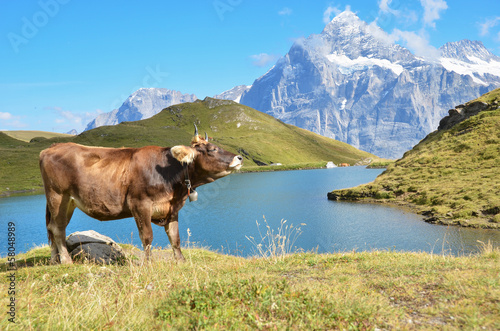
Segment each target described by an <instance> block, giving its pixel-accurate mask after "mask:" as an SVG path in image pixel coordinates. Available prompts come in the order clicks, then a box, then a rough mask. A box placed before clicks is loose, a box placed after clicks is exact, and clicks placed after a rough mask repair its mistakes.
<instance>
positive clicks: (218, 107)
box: [0, 98, 377, 195]
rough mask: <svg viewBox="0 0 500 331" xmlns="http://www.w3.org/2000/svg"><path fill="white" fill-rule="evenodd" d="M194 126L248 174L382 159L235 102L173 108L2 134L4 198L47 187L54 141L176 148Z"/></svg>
mask: <svg viewBox="0 0 500 331" xmlns="http://www.w3.org/2000/svg"><path fill="white" fill-rule="evenodd" d="M193 122H195V123H197V125H198V128H199V130H200V133H201V134H203V132H204V131H206V132H207V134H208V136H209V137H211V138H210V139H212V140H213V141H214V143H215V144H217V145H219V146H221V147H223V148H224V149H226V150H229V151H232V152H234V153H237V154H241V155H242V156H243V157H244V158H245V161H244V164H243V168H242V170H243V171H244V170H245V169H247V168H248V167H251V166H254V167H256V165H264V164H271V163H273V162H276V163H282V164H284V165H290V164H303V163H317V162H322V161H325V163H326V161H333V162H335V163H344V162H345V163H350V164H354V163H356V162H358V161H361V160H366V159H372V160H373V159H376V158H377V157H376V156H374V155H372V154H369V153H367V152H363V151H360V150H357V149H356V148H354V147H352V146H349V145H347V144H345V143H342V142H339V141H335V140H333V139H329V138H326V137H323V136H320V135H317V134H315V133H312V132H309V131H306V130H304V129H300V128H297V127H295V126H292V125H288V124H284V123H283V122H281V121H279V120H277V119H275V118H274V117H272V116H270V115H267V114H264V113H262V112H259V111H257V110H255V109H252V108H250V107H247V106H243V105H241V104H238V103H236V102H234V101H230V100H217V99H212V98H206V99H205V100H204V101H200V100H197V101H196V102H191V103H183V104H178V105H174V106H170V107H168V108H166V109H164V110H163V111H161V112H160V113H158V114H156V115H155V116H153V117H151V118H149V119H145V120H141V121H135V122H123V123H121V124H118V125H113V126H102V127H98V128H96V129H92V130H88V131H85V132H83V133H81V134H80V135H78V136H71V137H67V138H53V139H41V140H36V141H33V142H31V143H27V142H23V141H20V140H17V139H14V138H12V137H9V136H7V135H5V134H3V133H1V132H0V155H1V157H0V169H1V171H0V195H1V194H5V193H6V192H8V191H10V192H12V191H17V190H39V189H41V185H42V182H41V177H40V171H39V169H38V155H39V153H40V151H41V150H42V149H44V148H47V147H48V146H50V145H51V144H52V143H54V142H64V141H73V142H76V143H80V144H85V145H92V146H108V147H122V146H127V147H141V146H146V145H159V146H174V145H179V144H182V145H186V144H189V143H190V141H191V138H192V136H193Z"/></svg>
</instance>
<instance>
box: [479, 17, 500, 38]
mask: <svg viewBox="0 0 500 331" xmlns="http://www.w3.org/2000/svg"><path fill="white" fill-rule="evenodd" d="M499 23H500V16H497V17H495V18H489V19H486V21H485V22H484V23H479V27H480V31H479V34H480V35H481V36H486V35H487V34H489V33H490V30H491V29H492V28H494V27H495V26H497V25H498V24H499Z"/></svg>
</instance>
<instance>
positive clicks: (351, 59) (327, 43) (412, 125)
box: [240, 11, 500, 158]
mask: <svg viewBox="0 0 500 331" xmlns="http://www.w3.org/2000/svg"><path fill="white" fill-rule="evenodd" d="M440 52H441V54H442V55H441V57H440V58H432V59H424V58H421V57H417V56H415V55H414V54H412V53H411V52H410V51H409V50H408V49H406V48H404V47H402V46H400V45H398V44H395V43H394V41H393V39H392V38H391V36H389V35H388V34H387V33H385V32H384V31H382V30H381V29H380V28H379V27H377V26H376V25H375V24H367V23H365V22H363V21H361V20H360V19H359V18H358V17H357V16H356V15H355V14H354V13H353V12H351V11H345V12H343V13H341V14H339V15H338V16H336V17H335V18H334V19H333V20H332V21H331V22H330V23H329V24H327V25H326V27H325V28H324V30H323V32H322V33H321V34H313V35H311V36H309V37H308V38H307V39H303V40H299V41H297V42H295V43H294V45H293V46H292V47H291V48H290V51H289V52H288V53H287V54H286V55H285V56H283V57H282V58H280V59H279V60H278V62H277V63H276V64H275V66H274V67H273V68H271V69H270V70H269V71H268V72H267V73H266V74H264V75H263V76H261V77H260V78H258V79H257V80H255V82H254V83H253V85H252V86H251V88H250V89H249V90H248V91H246V92H244V93H243V94H242V96H241V99H240V103H242V104H244V105H247V106H250V107H253V108H255V109H258V110H260V111H263V112H266V113H269V114H271V115H273V116H274V117H276V118H278V119H280V120H282V121H284V122H286V123H290V124H294V125H297V126H299V127H302V128H305V129H308V130H310V131H314V132H316V133H319V134H322V135H325V136H328V137H331V138H335V139H337V140H341V141H344V142H347V143H349V144H351V145H353V146H355V147H357V148H359V149H362V150H365V151H367V152H370V153H373V154H376V155H379V156H383V157H391V158H396V157H401V156H402V154H403V153H404V152H405V151H407V150H409V149H410V148H411V147H413V146H414V145H415V144H416V143H418V142H419V141H420V140H421V139H422V138H424V137H425V136H426V135H427V134H428V133H430V132H431V131H433V130H435V129H436V128H437V127H438V124H439V121H440V120H441V118H442V117H443V116H445V115H446V114H447V111H448V109H450V108H453V107H454V106H456V105H458V104H461V103H463V102H465V101H468V100H471V99H474V98H476V97H478V96H479V95H481V94H483V93H486V92H488V91H490V90H492V89H494V88H497V87H500V58H499V57H497V56H495V55H493V54H492V53H490V52H489V51H488V50H487V49H486V48H485V47H484V46H483V44H482V43H481V42H477V41H468V40H463V41H459V42H454V43H448V44H446V45H444V46H443V47H441V49H440Z"/></svg>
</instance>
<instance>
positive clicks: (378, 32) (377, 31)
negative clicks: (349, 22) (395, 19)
mask: <svg viewBox="0 0 500 331" xmlns="http://www.w3.org/2000/svg"><path fill="white" fill-rule="evenodd" d="M368 31H370V33H371V34H372V35H374V36H376V37H377V39H379V40H383V41H384V42H385V43H387V44H393V43H394V42H395V41H396V40H398V37H397V36H394V35H390V34H388V33H387V32H385V31H384V30H382V29H381V28H380V27H379V26H378V25H377V22H376V21H373V22H371V23H370V24H368Z"/></svg>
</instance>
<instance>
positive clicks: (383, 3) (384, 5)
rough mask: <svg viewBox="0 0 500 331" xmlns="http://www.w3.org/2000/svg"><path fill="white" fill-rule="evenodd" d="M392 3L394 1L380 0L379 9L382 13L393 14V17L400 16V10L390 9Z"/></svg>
mask: <svg viewBox="0 0 500 331" xmlns="http://www.w3.org/2000/svg"><path fill="white" fill-rule="evenodd" d="M391 2H392V0H380V2H379V3H378V8H379V9H380V11H381V12H384V13H391V14H393V15H396V16H399V15H400V11H399V10H395V9H392V8H391V7H389V6H390V4H391Z"/></svg>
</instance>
